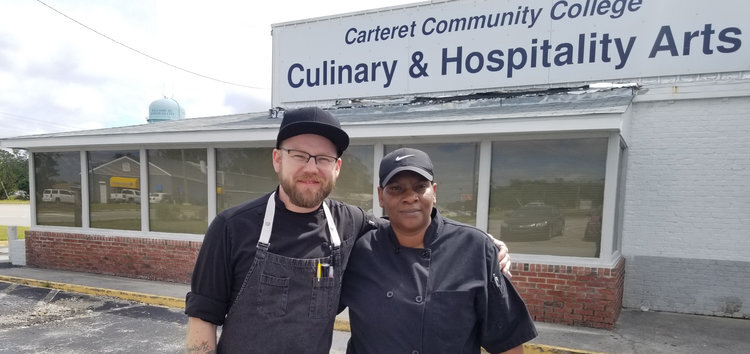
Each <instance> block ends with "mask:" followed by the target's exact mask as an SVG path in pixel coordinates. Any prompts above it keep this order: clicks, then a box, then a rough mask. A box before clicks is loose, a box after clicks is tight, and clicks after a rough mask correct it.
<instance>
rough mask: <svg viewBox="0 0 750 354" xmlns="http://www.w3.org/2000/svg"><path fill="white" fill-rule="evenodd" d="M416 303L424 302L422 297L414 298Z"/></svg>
mask: <svg viewBox="0 0 750 354" xmlns="http://www.w3.org/2000/svg"><path fill="white" fill-rule="evenodd" d="M414 301H416V302H422V296H420V295H417V297H416V298H414Z"/></svg>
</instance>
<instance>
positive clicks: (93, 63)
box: [0, 0, 418, 138]
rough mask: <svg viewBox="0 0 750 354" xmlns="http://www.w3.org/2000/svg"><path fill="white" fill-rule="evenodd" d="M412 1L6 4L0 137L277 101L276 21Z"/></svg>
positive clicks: (0, 32)
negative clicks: (152, 111) (164, 102)
mask: <svg viewBox="0 0 750 354" xmlns="http://www.w3.org/2000/svg"><path fill="white" fill-rule="evenodd" d="M414 2H418V1H414V0H357V1H351V0H317V1H309V0H274V1H245V0H210V1H209V0H127V1H125V0H96V1H90V0H89V1H83V0H0V138H7V137H16V136H23V135H33V134H45V133H54V132H63V131H77V130H88V129H97V128H108V127H118V126H128V125H137V124H145V123H146V119H147V118H148V106H149V104H150V103H151V102H153V101H155V100H157V99H161V98H164V97H168V98H173V99H175V100H176V101H178V102H179V103H180V105H181V106H182V107H184V108H185V113H186V118H195V117H208V116H220V115H228V114H237V113H247V112H260V111H266V110H268V109H269V108H271V25H272V24H274V23H282V22H288V21H296V20H302V19H307V18H314V17H320V16H328V15H335V14H341V13H347V12H354V11H361V10H367V9H374V8H381V7H388V6H395V5H400V4H407V3H414Z"/></svg>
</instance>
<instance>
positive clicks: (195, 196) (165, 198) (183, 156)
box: [148, 149, 208, 234]
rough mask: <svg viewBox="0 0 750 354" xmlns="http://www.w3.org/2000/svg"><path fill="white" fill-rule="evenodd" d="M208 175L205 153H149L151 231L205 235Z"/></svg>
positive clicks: (171, 151) (161, 151) (186, 150)
mask: <svg viewBox="0 0 750 354" xmlns="http://www.w3.org/2000/svg"><path fill="white" fill-rule="evenodd" d="M206 173H207V167H206V149H163V150H148V178H149V181H148V183H149V185H148V191H149V206H150V215H149V220H150V225H151V231H163V232H181V233H192V234H202V233H204V232H205V231H206V227H207V226H208V206H207V201H208V187H207V178H206Z"/></svg>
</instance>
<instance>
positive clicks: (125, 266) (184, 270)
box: [26, 230, 201, 284]
mask: <svg viewBox="0 0 750 354" xmlns="http://www.w3.org/2000/svg"><path fill="white" fill-rule="evenodd" d="M200 246H201V242H197V241H178V240H164V239H155V238H137V237H120V236H102V235H84V234H76V233H63V232H42V231H31V230H28V231H26V264H27V265H28V266H30V267H37V268H49V269H62V270H70V271H76V272H88V273H98V274H109V275H117V276H123V277H129V278H139V279H149V280H161V281H171V282H178V283H186V284H187V283H189V282H190V276H191V274H192V273H193V265H194V264H195V259H196V257H197V256H198V251H199V250H200Z"/></svg>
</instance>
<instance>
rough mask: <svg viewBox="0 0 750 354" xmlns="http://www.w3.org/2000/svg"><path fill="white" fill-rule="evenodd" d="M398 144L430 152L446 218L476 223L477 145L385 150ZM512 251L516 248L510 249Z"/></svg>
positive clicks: (439, 203) (464, 144)
mask: <svg viewBox="0 0 750 354" xmlns="http://www.w3.org/2000/svg"><path fill="white" fill-rule="evenodd" d="M402 147H409V148H415V149H419V150H422V151H424V152H426V153H427V154H428V155H430V159H431V160H432V164H433V167H434V172H435V182H436V183H437V184H438V189H437V205H436V207H437V208H438V209H439V210H440V213H441V214H442V215H443V216H444V217H447V218H450V219H453V220H456V221H459V222H462V223H466V224H469V225H476V212H477V202H476V196H477V183H478V178H479V177H478V175H479V145H478V144H476V143H445V144H404V145H386V147H385V153H386V154H387V153H389V152H391V151H393V150H396V149H398V148H402ZM513 251H514V252H516V250H515V249H514V250H513Z"/></svg>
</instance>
